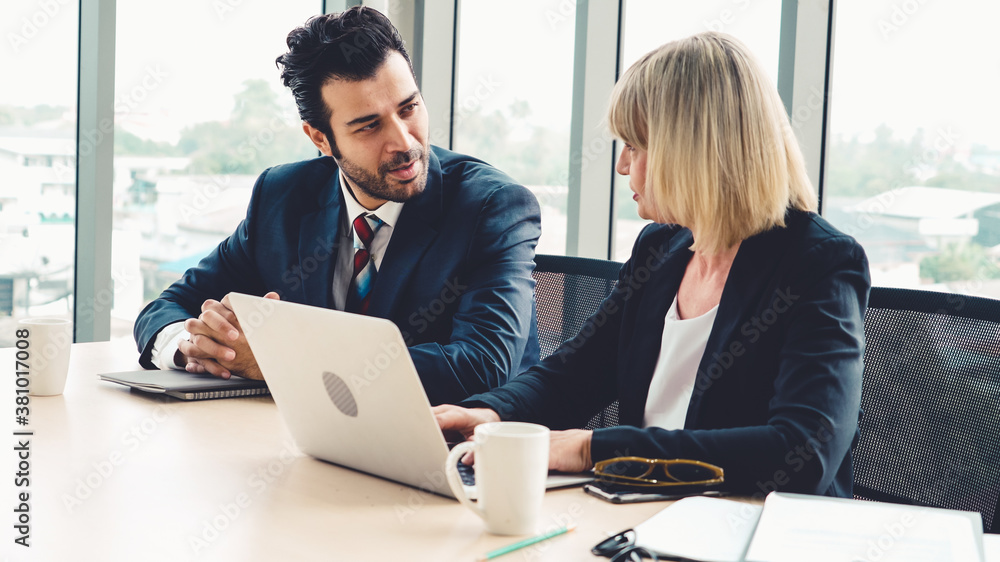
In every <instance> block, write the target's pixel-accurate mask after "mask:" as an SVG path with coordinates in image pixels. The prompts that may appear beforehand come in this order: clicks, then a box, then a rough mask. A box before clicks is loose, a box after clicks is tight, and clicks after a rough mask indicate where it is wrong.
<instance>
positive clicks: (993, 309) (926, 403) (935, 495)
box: [854, 287, 1000, 533]
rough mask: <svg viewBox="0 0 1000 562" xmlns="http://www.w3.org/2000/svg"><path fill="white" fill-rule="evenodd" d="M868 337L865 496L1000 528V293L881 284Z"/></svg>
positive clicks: (861, 452) (860, 459)
mask: <svg viewBox="0 0 1000 562" xmlns="http://www.w3.org/2000/svg"><path fill="white" fill-rule="evenodd" d="M865 339H866V343H865V374H864V385H863V390H862V397H861V409H862V411H863V413H862V416H861V420H860V430H861V439H860V441H859V443H858V445H857V447H855V449H854V470H855V472H854V494H855V497H857V498H860V499H868V500H876V501H887V502H895V503H905V504H912V505H923V506H930V507H944V508H949V509H961V510H966V511H978V512H979V513H981V514H982V516H983V529H984V530H986V531H988V532H993V533H995V532H998V531H1000V521H998V519H1000V515H998V513H997V508H998V497H1000V301H995V300H991V299H983V298H978V297H967V296H961V295H955V294H944V293H934V292H929V291H914V290H906V289H888V288H880V287H873V288H872V291H871V298H870V301H869V305H868V312H867V313H866V314H865Z"/></svg>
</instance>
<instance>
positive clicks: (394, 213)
mask: <svg viewBox="0 0 1000 562" xmlns="http://www.w3.org/2000/svg"><path fill="white" fill-rule="evenodd" d="M340 189H341V192H342V193H343V194H344V208H345V209H346V214H345V217H346V222H344V223H342V224H341V228H340V232H338V233H337V238H338V240H337V241H338V244H339V247H340V248H346V249H347V251H340V252H338V254H337V263H336V264H335V267H334V271H333V286H332V288H331V290H332V291H333V293H332V295H333V307H334V308H336V309H337V310H344V308H345V306H346V304H347V291H348V290H350V288H351V276H352V275H353V274H354V236H355V234H354V226H353V224H354V219H356V218H357V217H358V215H360V214H362V213H369V212H374V213H375V216H377V217H378V218H379V220H381V221H382V222H383V223H385V224H383V225H382V227H381V228H379V229H378V232H376V233H375V239H374V240H372V247H371V255H372V259H374V260H375V269H376V270H378V269H379V268H381V267H382V258H383V257H384V256H385V249H386V248H387V247H388V246H389V239H390V238H392V231H393V227H394V226H396V223H397V222H399V215H400V213H402V212H403V203H397V202H395V201H387V202H385V203H383V204H382V206H381V207H379V208H378V209H375V210H374V211H369V210H368V209H365V208H364V207H362V206H361V203H358V200H357V199H355V198H354V194H353V193H351V190H350V189H348V186H347V179H346V178H345V177H344V174H343V172H340ZM190 337H191V334H189V333H188V331H187V330H185V329H184V322H174V323H173V324H169V325H167V326H165V327H164V328H163V329H162V330H160V333H158V334H156V339H155V340H154V341H153V350H152V355H151V356H150V361H152V362H153V365H156V367H157V368H158V369H184V365H177V364H175V363H174V355H175V354H176V353H177V346H178V344H179V343H180V342H181V341H186V340H187V339H189V338H190Z"/></svg>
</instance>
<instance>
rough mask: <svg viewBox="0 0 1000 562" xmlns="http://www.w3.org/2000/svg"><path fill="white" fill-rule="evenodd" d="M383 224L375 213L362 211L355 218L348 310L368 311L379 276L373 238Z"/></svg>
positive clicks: (346, 308)
mask: <svg viewBox="0 0 1000 562" xmlns="http://www.w3.org/2000/svg"><path fill="white" fill-rule="evenodd" d="M383 224H385V223H384V222H382V221H381V220H380V219H379V218H378V217H376V216H375V215H374V213H362V214H360V215H358V218H356V219H354V274H353V275H352V276H351V287H350V289H349V290H348V292H347V306H346V307H345V310H346V311H347V312H355V313H357V314H367V313H368V305H369V303H370V301H371V294H372V288H373V287H374V286H375V279H376V278H377V276H378V271H376V269H375V260H374V259H372V255H371V248H372V240H374V239H375V233H376V232H378V229H379V228H380V227H381V226H382V225H383Z"/></svg>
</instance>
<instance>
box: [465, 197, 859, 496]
mask: <svg viewBox="0 0 1000 562" xmlns="http://www.w3.org/2000/svg"><path fill="white" fill-rule="evenodd" d="M691 242H692V237H691V232H690V231H689V230H687V229H684V228H680V227H678V226H676V225H650V226H648V227H646V229H644V230H643V232H642V233H641V234H640V235H639V238H638V240H637V241H636V244H635V246H634V248H633V251H632V257H631V259H630V260H629V261H628V262H627V263H626V264H625V265H624V266H623V267H622V270H621V274H620V278H619V281H618V284H617V286H616V288H615V289H614V291H613V292H612V293H611V295H610V296H609V297H608V298H607V299H606V300H605V301H604V302H603V304H602V305H601V307H600V308H599V309H598V311H597V313H595V314H594V315H593V316H592V317H591V318H590V319H589V320H588V321H587V323H586V324H585V325H584V327H583V328H582V329H581V331H580V334H579V335H577V336H576V337H575V338H573V339H571V340H568V341H567V342H565V343H564V344H563V345H562V346H561V347H560V348H559V349H558V350H557V351H556V352H555V353H554V354H553V355H551V356H550V357H548V358H547V359H545V360H544V361H542V362H541V363H540V364H539V365H537V366H536V367H534V368H533V369H530V370H528V371H527V372H526V373H523V374H521V375H519V376H518V377H516V378H515V379H514V380H512V381H511V382H510V383H508V384H507V385H506V386H504V387H502V388H500V389H498V390H496V391H493V392H490V393H486V394H481V395H477V396H474V397H472V398H470V399H469V400H467V401H465V402H464V403H463V405H464V406H470V407H476V406H486V407H490V408H493V409H494V410H496V411H497V412H498V413H499V414H500V417H501V418H502V419H519V420H525V421H534V422H537V423H542V424H545V425H548V426H550V427H553V428H556V429H565V428H573V427H582V426H583V424H585V423H586V422H587V420H588V419H589V418H590V417H591V416H593V415H594V414H596V413H597V412H599V411H600V410H601V409H602V408H604V407H605V406H607V405H608V404H609V403H610V402H612V401H613V400H615V399H618V400H619V401H620V423H621V424H622V425H621V426H619V427H614V428H607V429H598V430H595V431H594V434H593V437H592V439H591V456H592V458H593V460H594V461H598V460H603V459H608V458H613V457H618V456H626V455H635V456H640V457H649V458H668V459H669V458H690V459H698V460H702V461H706V462H710V463H713V464H716V465H718V466H721V467H722V468H723V469H724V470H725V482H726V487H727V488H728V489H729V490H731V491H734V492H737V493H741V494H766V493H767V492H768V491H771V490H774V489H777V490H784V491H795V492H802V493H812V494H824V495H830V496H842V497H850V496H851V490H852V485H853V474H852V464H851V447H852V445H853V442H854V439H856V435H857V424H858V415H859V412H860V406H861V376H862V373H863V371H864V362H863V353H864V313H865V309H866V307H867V304H868V290H869V287H870V283H871V282H870V280H869V276H868V261H867V258H866V257H865V253H864V250H863V249H862V248H861V246H859V245H858V244H857V242H855V241H854V239H853V238H851V237H849V236H847V235H844V234H842V233H840V232H838V231H837V230H836V229H834V228H833V227H832V226H830V225H829V224H828V223H827V222H826V221H825V220H824V219H823V218H821V217H819V216H818V215H816V214H814V213H804V212H798V211H790V212H789V213H788V215H787V217H786V227H785V228H775V229H772V230H769V231H767V232H764V233H762V234H759V235H756V236H753V237H751V238H749V239H747V240H744V241H743V243H742V244H741V246H740V248H739V251H738V253H737V255H736V259H735V261H734V262H733V264H732V268H731V269H730V272H729V277H728V279H727V280H726V284H725V287H724V289H723V292H722V299H721V302H720V303H719V309H718V312H717V314H716V319H715V323H714V325H713V326H712V331H711V333H710V335H709V339H708V344H707V346H706V349H705V354H704V355H703V356H702V359H701V363H700V365H699V367H698V372H697V375H696V378H695V387H694V390H693V394H692V398H691V402H690V406H689V407H688V411H687V418H686V420H685V424H684V429H682V430H673V431H669V430H665V429H661V428H656V427H650V428H642V427H641V426H642V422H643V414H644V411H645V404H646V398H647V394H648V391H649V385H650V381H651V380H652V376H653V370H654V367H655V366H656V362H657V359H658V357H659V352H660V341H661V337H662V333H663V325H664V320H665V316H666V313H667V309H668V308H669V307H670V304H671V303H672V302H673V299H674V297H675V296H676V294H677V289H678V287H679V286H680V282H681V278H682V277H683V276H684V270H685V268H686V266H687V264H688V261H689V260H690V258H691V256H692V255H693V254H692V252H691V251H690V250H689V249H688V248H689V246H690V244H691Z"/></svg>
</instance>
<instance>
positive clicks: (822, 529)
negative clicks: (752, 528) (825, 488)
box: [746, 493, 983, 562]
mask: <svg viewBox="0 0 1000 562" xmlns="http://www.w3.org/2000/svg"><path fill="white" fill-rule="evenodd" d="M746 560H747V562H801V561H803V560H809V561H810V562H855V561H862V560H864V561H871V562H974V561H982V560H983V553H982V519H981V518H980V515H979V513H976V512H968V511H955V510H947V509H935V508H925V507H916V506H907V505H898V504H890V503H878V502H867V501H860V500H850V499H841V498H824V497H819V496H804V495H797V494H782V493H772V494H770V495H769V496H768V497H767V499H766V500H765V502H764V512H763V515H761V518H760V522H759V523H758V524H757V530H756V532H755V533H754V537H753V541H752V542H751V544H750V548H749V550H748V551H747V555H746Z"/></svg>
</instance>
